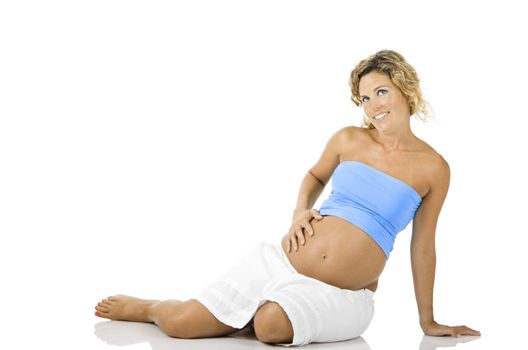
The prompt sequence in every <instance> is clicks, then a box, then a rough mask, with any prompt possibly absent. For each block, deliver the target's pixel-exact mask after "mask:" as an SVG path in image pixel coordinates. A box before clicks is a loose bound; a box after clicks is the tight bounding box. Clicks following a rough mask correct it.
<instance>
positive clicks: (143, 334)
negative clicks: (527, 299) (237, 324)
mask: <svg viewBox="0 0 528 350" xmlns="http://www.w3.org/2000/svg"><path fill="white" fill-rule="evenodd" d="M95 335H96V336H97V337H98V338H99V339H100V340H102V341H103V342H106V343H107V344H109V345H117V346H125V345H133V344H139V343H144V342H147V343H149V344H150V346H151V347H152V350H169V349H170V350H174V349H178V348H182V349H183V348H185V349H190V350H205V349H207V350H209V349H212V348H214V349H215V350H222V349H230V350H237V349H248V348H251V349H259V348H260V349H265V348H268V349H269V347H270V345H267V344H264V343H261V342H260V341H258V340H257V339H256V338H255V333H254V332H253V330H252V329H251V328H249V327H248V328H245V329H242V330H241V331H239V332H237V333H233V334H231V335H228V336H226V337H219V338H206V339H177V338H171V337H169V336H167V335H166V334H164V333H163V332H162V331H161V330H160V329H159V328H158V327H157V326H156V325H153V324H149V323H137V322H122V321H102V322H99V323H96V324H95ZM475 339H478V337H459V338H453V337H429V336H424V337H423V338H422V341H421V343H420V345H419V350H435V349H437V348H439V347H453V346H455V345H456V344H458V343H465V342H469V341H472V340H475ZM302 348H303V349H316V348H319V349H347V350H372V349H371V348H370V347H369V345H368V344H367V342H366V341H365V339H363V338H362V337H359V338H355V339H352V340H347V341H342V342H335V343H312V344H309V345H306V346H304V347H302Z"/></svg>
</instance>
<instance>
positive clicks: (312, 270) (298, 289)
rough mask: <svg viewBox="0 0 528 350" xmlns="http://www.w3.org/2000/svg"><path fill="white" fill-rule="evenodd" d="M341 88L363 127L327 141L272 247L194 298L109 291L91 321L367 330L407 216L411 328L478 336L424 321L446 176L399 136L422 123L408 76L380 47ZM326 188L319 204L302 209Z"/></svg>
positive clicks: (301, 338) (290, 334) (305, 335)
mask: <svg viewBox="0 0 528 350" xmlns="http://www.w3.org/2000/svg"><path fill="white" fill-rule="evenodd" d="M349 84H350V87H351V90H352V101H353V102H354V103H355V104H356V105H358V106H360V107H362V108H363V110H364V114H365V118H364V121H363V124H364V125H362V127H354V126H349V127H344V128H342V129H340V130H338V131H336V132H335V133H334V134H333V135H332V136H331V137H330V139H329V140H328V142H327V144H326V147H325V149H324V151H323V152H322V155H321V156H320V158H319V160H318V161H317V162H316V164H315V165H314V166H313V167H312V168H311V169H310V170H309V171H308V172H307V174H306V176H305V177H304V179H303V181H302V184H301V188H300V192H299V196H298V200H297V206H296V208H295V210H294V214H293V220H292V225H291V227H290V230H289V231H288V233H286V234H285V235H284V237H283V238H282V242H280V244H279V243H278V242H277V243H271V242H266V241H263V242H261V243H259V244H257V245H255V246H254V247H253V248H252V249H251V250H250V251H249V252H248V253H247V254H246V255H245V256H244V257H243V258H242V259H241V260H240V262H239V263H238V264H236V265H235V266H233V267H232V268H231V269H230V270H229V271H227V272H226V273H225V274H224V275H222V276H221V277H220V278H219V279H218V280H216V281H214V282H212V283H211V284H209V285H208V286H206V288H204V289H203V290H202V292H201V293H200V294H199V295H198V296H197V298H196V299H190V300H187V301H178V300H168V301H158V300H144V299H138V298H133V297H129V296H124V295H117V296H112V297H109V298H107V299H104V300H102V301H101V302H99V303H98V304H97V306H96V307H95V309H96V313H95V314H96V315H97V316H99V317H103V318H108V319H111V320H126V321H136V322H152V323H155V324H156V325H158V326H159V327H160V328H161V329H162V330H163V331H164V332H165V333H167V334H168V335H169V336H172V337H178V338H203V337H218V336H222V335H227V334H230V333H234V332H237V331H239V330H240V329H242V328H245V327H253V328H254V331H255V335H256V337H257V339H259V340H260V341H262V342H265V343H269V344H278V345H284V346H290V345H305V344H308V343H311V342H334V341H341V340H346V339H352V338H355V337H358V336H360V335H361V334H362V333H363V332H364V331H365V330H366V329H367V327H368V326H369V324H370V322H371V320H372V317H373V314H374V302H373V295H374V292H375V291H376V289H377V286H378V279H379V277H380V275H381V273H382V272H383V269H384V267H385V264H386V262H387V259H388V258H389V255H390V253H391V251H392V248H393V244H394V241H395V238H396V235H397V234H398V232H400V231H401V230H403V229H404V228H405V227H406V226H407V225H408V224H409V222H410V221H411V220H412V221H413V224H412V241H411V259H412V272H413V280H414V287H415V288H414V289H415V294H416V301H417V305H418V312H419V320H420V327H421V328H422V330H423V331H424V333H425V334H428V335H433V336H442V335H451V336H459V335H480V333H479V332H478V331H475V330H473V329H471V328H468V327H466V326H455V327H450V326H446V325H442V324H439V323H437V322H436V321H435V318H434V315H433V285H434V277H435V265H436V252H435V231H436V225H437V220H438V216H439V214H440V210H441V208H442V205H443V203H444V199H445V197H446V195H447V191H448V188H449V172H450V170H449V166H448V163H447V162H446V161H445V160H444V158H442V156H441V155H440V154H438V153H437V152H436V151H435V150H434V149H433V148H432V147H431V146H429V145H428V144H427V143H426V142H424V141H423V140H421V139H419V138H418V137H417V136H416V135H414V134H413V132H412V131H411V128H410V117H411V116H412V115H415V116H419V117H422V118H424V117H425V116H426V115H427V111H426V108H425V102H424V101H423V99H422V95H421V91H420V86H419V79H418V76H417V74H416V71H415V70H414V68H413V67H412V66H411V65H410V64H409V63H408V62H407V61H406V60H405V59H404V57H403V56H402V55H400V54H399V53H397V52H394V51H390V50H383V51H379V52H377V53H375V54H374V55H372V56H370V57H368V58H366V59H364V60H362V61H360V62H359V63H358V64H357V66H356V67H355V68H354V69H353V71H352V73H351V75H350V80H349ZM330 180H331V182H332V192H331V194H330V196H329V197H328V198H327V199H326V200H325V201H324V202H323V204H322V206H321V207H320V208H319V210H316V209H313V208H312V206H313V205H314V203H315V202H316V200H317V199H318V197H319V196H320V195H321V193H322V191H323V189H324V188H325V186H326V184H327V183H328V182H329V181H330Z"/></svg>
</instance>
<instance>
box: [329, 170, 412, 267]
mask: <svg viewBox="0 0 528 350" xmlns="http://www.w3.org/2000/svg"><path fill="white" fill-rule="evenodd" d="M421 202H422V198H421V197H420V194H419V193H418V192H416V190H415V189H414V188H412V187H411V186H409V185H408V184H406V183H405V182H403V181H401V180H399V179H397V178H395V177H393V176H391V175H389V174H386V173H384V172H383V171H381V170H378V169H376V168H374V167H371V166H370V165H367V164H364V163H361V162H357V161H343V162H341V163H340V164H339V165H338V166H337V167H336V169H335V170H334V173H333V174H332V192H331V194H330V195H329V196H328V198H327V199H326V200H325V201H324V202H323V204H322V205H321V207H320V208H319V213H320V214H321V215H323V216H324V215H333V216H338V217H340V218H342V219H344V220H346V221H348V222H350V223H352V224H354V225H355V226H357V227H359V228H360V229H361V230H363V231H365V233H366V234H368V235H369V236H370V237H371V238H372V239H373V240H374V241H375V242H376V243H377V244H378V245H379V246H380V247H381V249H382V250H383V252H384V253H385V255H386V256H387V259H388V258H389V255H390V252H391V251H392V248H393V246H394V240H395V239H396V235H397V234H398V233H399V232H400V231H402V230H403V229H404V228H405V227H407V225H408V224H409V222H411V220H412V219H413V218H414V214H415V213H416V210H417V209H418V207H419V206H420V203H421Z"/></svg>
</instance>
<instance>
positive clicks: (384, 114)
mask: <svg viewBox="0 0 528 350" xmlns="http://www.w3.org/2000/svg"><path fill="white" fill-rule="evenodd" d="M387 114H389V112H384V113H380V114H378V115H375V116H373V117H372V118H373V119H376V120H380V119H382V118H385V116H386V115H387Z"/></svg>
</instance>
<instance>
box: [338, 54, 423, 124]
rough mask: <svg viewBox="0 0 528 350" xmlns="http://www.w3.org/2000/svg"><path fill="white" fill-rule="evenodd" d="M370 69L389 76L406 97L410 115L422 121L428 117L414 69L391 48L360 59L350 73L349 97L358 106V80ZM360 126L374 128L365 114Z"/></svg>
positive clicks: (359, 100)
mask: <svg viewBox="0 0 528 350" xmlns="http://www.w3.org/2000/svg"><path fill="white" fill-rule="evenodd" d="M372 71H377V72H380V73H385V74H387V75H388V76H389V78H390V80H391V81H392V83H393V84H394V85H396V86H397V87H398V88H399V89H400V91H401V92H402V94H403V95H404V96H405V97H406V98H407V101H408V102H409V109H410V112H411V115H415V117H416V118H418V119H421V120H423V121H425V120H427V119H428V117H429V109H428V103H427V102H426V101H425V100H424V99H423V97H422V92H421V90H420V79H419V78H418V74H417V73H416V70H415V69H414V68H413V67H412V66H411V65H410V64H409V63H408V62H407V61H406V60H405V58H404V57H403V56H402V55H401V54H399V53H398V52H396V51H392V50H381V51H378V52H376V53H375V54H373V55H371V56H369V57H367V58H366V59H364V60H361V61H360V62H359V63H358V64H357V65H356V67H355V68H354V69H353V70H352V72H351V73H350V79H349V80H348V85H350V89H351V90H352V97H351V99H352V101H353V102H354V103H355V104H356V105H357V106H358V107H361V99H360V97H359V81H360V80H361V78H362V77H363V76H364V75H366V74H368V73H370V72H372ZM362 126H363V127H367V128H369V129H374V125H372V123H370V121H369V120H368V118H367V117H366V116H365V117H364V118H363V122H362Z"/></svg>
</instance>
